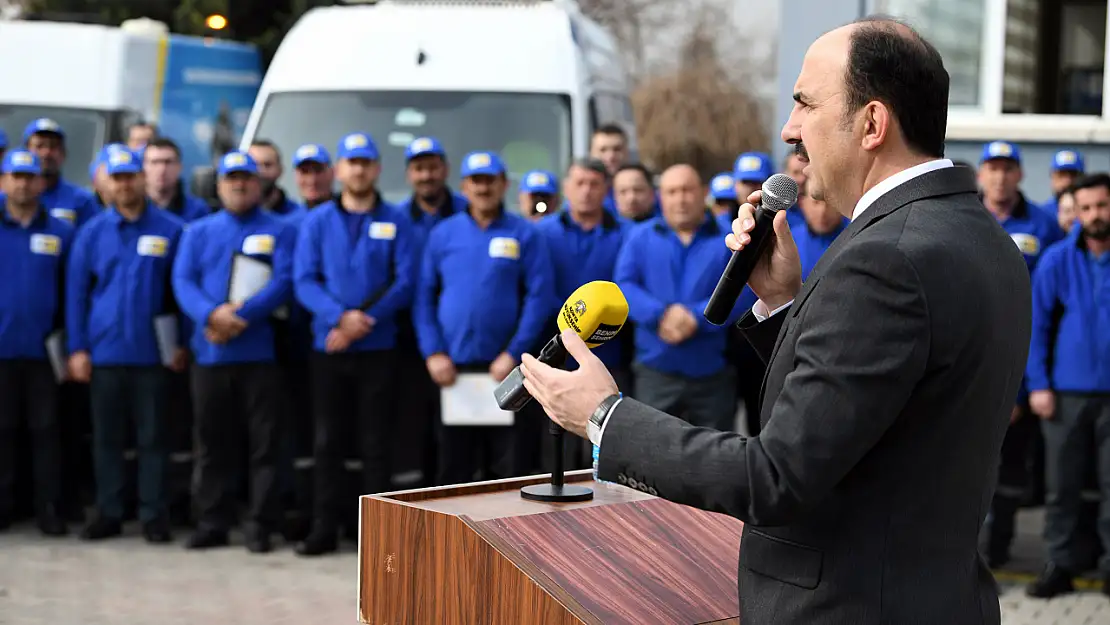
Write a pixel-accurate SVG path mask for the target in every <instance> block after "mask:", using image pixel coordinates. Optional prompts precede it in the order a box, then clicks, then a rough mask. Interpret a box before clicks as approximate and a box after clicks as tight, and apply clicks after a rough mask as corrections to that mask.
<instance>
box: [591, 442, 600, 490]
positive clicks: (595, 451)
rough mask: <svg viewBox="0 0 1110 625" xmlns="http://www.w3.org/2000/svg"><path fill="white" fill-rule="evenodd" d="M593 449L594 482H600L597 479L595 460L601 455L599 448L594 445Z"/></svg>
mask: <svg viewBox="0 0 1110 625" xmlns="http://www.w3.org/2000/svg"><path fill="white" fill-rule="evenodd" d="M593 448H594V452H593V453H594V480H595V481H600V480H598V479H597V458H598V456H599V455H600V454H601V448H600V447H598V446H597V445H594V446H593Z"/></svg>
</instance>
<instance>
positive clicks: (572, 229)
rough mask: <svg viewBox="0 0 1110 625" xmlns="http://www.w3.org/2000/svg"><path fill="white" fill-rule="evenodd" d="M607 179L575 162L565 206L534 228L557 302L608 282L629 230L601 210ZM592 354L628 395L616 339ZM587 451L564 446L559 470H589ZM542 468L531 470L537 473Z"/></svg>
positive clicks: (590, 162) (552, 324) (541, 421)
mask: <svg viewBox="0 0 1110 625" xmlns="http://www.w3.org/2000/svg"><path fill="white" fill-rule="evenodd" d="M608 177H609V172H608V170H607V169H606V167H605V164H604V163H602V162H601V161H599V160H597V159H594V158H586V159H579V160H576V161H574V162H573V163H571V166H570V167H569V168H568V169H567V173H566V176H565V177H564V178H563V197H565V198H566V199H567V207H566V208H565V209H564V210H561V211H559V212H558V213H555V214H554V215H551V216H550V217H547V218H544V219H542V220H540V221H539V222H538V223H537V224H536V229H537V230H538V231H539V233H540V234H541V235H542V236H543V238H544V241H545V242H546V246H547V249H548V252H549V253H550V255H551V265H552V267H553V268H554V270H555V299H556V301H563V300H565V299H566V298H567V297H570V294H571V293H573V292H574V291H575V290H576V289H577V288H578V287H580V286H582V285H583V284H586V283H587V282H593V281H594V280H605V281H609V282H611V281H612V280H613V269H614V268H615V266H616V264H617V254H618V253H619V252H620V249H621V244H622V242H623V241H624V235H625V233H626V232H627V230H628V229H629V228H631V225H630V224H629V223H628V222H626V221H625V220H623V219H620V218H618V217H617V216H616V215H615V214H614V213H613V212H611V211H608V210H606V209H605V206H604V201H605V193H606V189H607V188H608V187H609V184H608V182H607V180H608ZM557 313H558V309H557V308H553V309H552V310H551V311H550V313H549V317H550V320H549V321H548V331H547V332H545V333H544V334H541V335H540V342H541V344H538V345H536V346H535V348H537V349H538V348H542V347H543V345H542V342H544V341H547V340H548V339H549V338H551V335H553V334H555V333H557V332H558V327H557V326H556V316H557ZM630 331H631V330H630V329H629V328H627V327H626V328H623V329H622V330H621V334H623V333H624V332H630ZM530 351H533V350H530ZM594 353H595V354H597V356H598V357H599V358H601V361H602V362H604V363H605V366H606V367H607V368H608V369H609V371H610V372H611V373H612V374H613V379H614V380H616V382H617V385H618V386H619V387H620V389H621V391H622V392H624V393H631V391H632V372H631V371H630V370H629V369H628V368H627V366H624V363H622V362H621V344H620V341H619V338H614V339H613V340H610V341H609V342H608V343H606V344H604V345H601V346H599V347H597V348H596V349H595V350H594ZM577 367H578V363H576V362H574V359H569V360H568V362H567V364H566V368H567V369H576V368H577ZM530 407H531V404H530V405H529V408H530ZM527 409H528V408H526V409H525V410H527ZM522 412H523V411H522ZM545 421H546V419H545V418H544V414H543V410H542V409H539V410H538V411H537V413H536V415H535V425H536V430H537V434H541V435H542V434H544V433H546V432H547V431H548V427H547V425H546V423H545ZM542 438H546V436H542ZM540 440H542V439H541V437H539V436H537V440H536V441H535V442H536V443H539V441H540ZM518 444H520V441H518ZM591 450H592V446H591V445H590V443H589V441H585V440H583V441H568V443H567V444H566V445H565V446H564V451H565V457H564V463H565V464H564V466H566V467H567V468H576V469H585V468H589V467H590V465H591V464H592V462H593V457H592V455H591V453H590V452H591ZM538 451H539V452H540V454H541V455H544V456H547V455H548V454H549V453H550V446H549V445H543V446H541V447H540V449H539V450H538ZM548 462H550V459H548ZM550 466H551V465H550V464H547V465H546V468H548V470H550ZM543 468H544V467H535V469H537V470H542V469H543Z"/></svg>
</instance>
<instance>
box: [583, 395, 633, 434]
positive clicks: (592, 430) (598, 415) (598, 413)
mask: <svg viewBox="0 0 1110 625" xmlns="http://www.w3.org/2000/svg"><path fill="white" fill-rule="evenodd" d="M622 397H624V393H614V394H613V395H610V396H608V397H606V398H605V399H603V400H601V403H600V404H598V405H597V410H594V413H593V414H592V415H590V421H589V423H587V424H586V435H587V436H588V437H589V439H590V441H596V440H598V439H600V437H601V428H603V427H604V426H605V420H606V419H608V418H609V413H610V412H612V411H613V406H614V405H616V403H617V402H618V401H620V400H621V398H622ZM595 444H596V443H595Z"/></svg>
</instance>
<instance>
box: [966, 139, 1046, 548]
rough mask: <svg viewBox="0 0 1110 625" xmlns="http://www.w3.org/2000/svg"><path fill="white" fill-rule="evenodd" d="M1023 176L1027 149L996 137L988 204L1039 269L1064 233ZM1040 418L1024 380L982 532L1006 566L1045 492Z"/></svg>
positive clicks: (986, 179)
mask: <svg viewBox="0 0 1110 625" xmlns="http://www.w3.org/2000/svg"><path fill="white" fill-rule="evenodd" d="M1023 178H1024V172H1023V170H1022V159H1021V149H1020V148H1019V147H1018V146H1017V145H1016V144H1014V143H1011V142H1009V141H992V142H990V143H987V144H985V145H984V146H983V149H982V153H981V154H980V157H979V187H980V197H981V199H982V202H983V206H985V207H986V208H987V210H988V211H990V213H991V214H992V215H994V217H995V219H997V220H998V223H999V225H1001V226H1002V228H1003V229H1005V230H1006V232H1008V233H1009V234H1010V238H1012V239H1013V240H1014V244H1015V245H1017V248H1018V250H1020V251H1021V253H1022V255H1023V256H1024V257H1025V262H1026V264H1027V265H1028V266H1029V271H1030V272H1033V270H1034V269H1035V268H1036V266H1037V262H1038V261H1039V260H1040V258H1041V255H1042V254H1043V253H1044V251H1045V250H1046V249H1047V248H1048V247H1049V246H1051V245H1052V244H1053V243H1055V242H1057V241H1059V240H1060V239H1062V238H1063V237H1064V233H1063V231H1062V230H1061V229H1060V226H1059V224H1058V223H1057V222H1056V218H1055V217H1054V216H1053V215H1050V214H1049V213H1047V212H1045V211H1043V210H1041V209H1040V208H1039V207H1038V206H1036V205H1035V204H1033V203H1031V202H1029V201H1028V200H1027V199H1026V197H1025V194H1023V193H1022V192H1021V182H1022V180H1023ZM1037 421H1038V420H1037V417H1036V415H1034V414H1032V412H1030V410H1029V404H1028V400H1027V396H1026V392H1025V389H1024V385H1023V388H1022V391H1021V393H1020V394H1019V396H1018V397H1017V398H1015V405H1014V409H1013V412H1012V419H1011V423H1010V427H1009V429H1008V430H1007V431H1006V437H1005V439H1004V440H1003V444H1002V451H1001V457H1000V464H999V471H998V486H997V487H996V489H995V493H994V498H993V499H992V502H991V510H990V513H989V514H988V515H987V522H986V523H985V524H984V528H983V530H984V531H983V536H981V543H982V545H981V547H982V550H983V551H984V554H985V556H986V558H987V561H988V563H989V564H991V565H992V566H996V567H997V566H1001V565H1003V564H1005V563H1006V562H1007V561H1008V560H1009V558H1010V544H1011V542H1012V541H1013V536H1014V519H1015V518H1016V515H1017V511H1018V509H1019V508H1020V507H1021V505H1022V504H1023V503H1024V502H1027V501H1033V502H1035V501H1037V500H1038V499H1040V498H1041V497H1043V492H1044V471H1043V466H1044V464H1043V453H1044V452H1043V449H1044V447H1043V437H1042V435H1041V429H1040V426H1039V424H1038V422H1037Z"/></svg>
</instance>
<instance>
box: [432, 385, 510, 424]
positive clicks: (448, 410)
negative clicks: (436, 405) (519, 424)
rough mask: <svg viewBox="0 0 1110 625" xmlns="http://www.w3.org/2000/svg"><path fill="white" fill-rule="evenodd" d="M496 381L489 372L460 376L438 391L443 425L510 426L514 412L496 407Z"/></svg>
mask: <svg viewBox="0 0 1110 625" xmlns="http://www.w3.org/2000/svg"><path fill="white" fill-rule="evenodd" d="M496 388H497V382H494V381H493V378H491V377H490V376H489V374H488V373H462V374H459V376H458V377H457V378H455V384H454V385H452V386H449V387H447V388H445V389H442V390H441V391H440V412H441V414H442V416H443V425H482V426H490V425H501V426H504V425H512V424H513V413H511V412H509V411H507V410H502V409H500V408H498V407H497V400H496V399H494V396H493V391H494V389H496Z"/></svg>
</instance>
